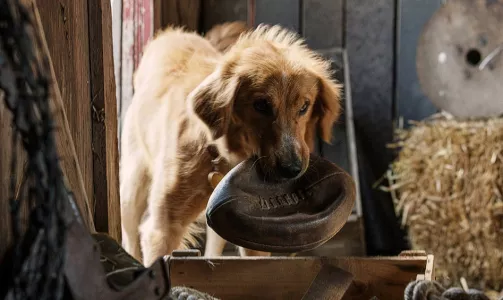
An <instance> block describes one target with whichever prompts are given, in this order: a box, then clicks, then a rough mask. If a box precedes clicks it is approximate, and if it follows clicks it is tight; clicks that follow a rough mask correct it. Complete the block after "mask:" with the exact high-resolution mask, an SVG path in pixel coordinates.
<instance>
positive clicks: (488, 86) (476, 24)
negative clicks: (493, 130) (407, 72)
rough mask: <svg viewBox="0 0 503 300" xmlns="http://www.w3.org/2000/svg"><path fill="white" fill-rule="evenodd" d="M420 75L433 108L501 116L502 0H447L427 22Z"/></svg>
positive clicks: (420, 51) (464, 114) (465, 114)
mask: <svg viewBox="0 0 503 300" xmlns="http://www.w3.org/2000/svg"><path fill="white" fill-rule="evenodd" d="M416 64H417V73H418V77H419V82H420V84H421V87H422V89H423V91H424V92H425V94H426V95H427V96H428V97H429V98H430V100H431V101H432V102H433V104H434V105H435V106H437V107H438V108H439V109H442V110H445V111H447V112H449V113H451V114H453V115H454V116H458V117H490V116H498V115H501V114H503V0H449V1H446V3H445V4H443V6H442V7H441V8H440V9H439V10H438V11H437V12H436V13H435V14H434V15H433V17H432V18H431V19H430V20H429V22H428V23H427V24H426V26H425V28H424V29H423V32H422V35H421V37H420V39H419V44H418V49H417V57H416Z"/></svg>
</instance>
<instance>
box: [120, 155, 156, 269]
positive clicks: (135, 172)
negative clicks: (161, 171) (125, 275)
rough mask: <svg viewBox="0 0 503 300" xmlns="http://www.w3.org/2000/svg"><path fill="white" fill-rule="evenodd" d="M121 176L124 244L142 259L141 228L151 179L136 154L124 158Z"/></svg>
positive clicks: (130, 252)
mask: <svg viewBox="0 0 503 300" xmlns="http://www.w3.org/2000/svg"><path fill="white" fill-rule="evenodd" d="M122 162H123V163H122V166H121V174H120V175H121V178H120V198H121V227H122V246H123V247H124V250H126V251H127V252H128V253H129V254H130V255H131V256H133V257H134V258H136V259H137V260H141V250H140V237H139V231H138V230H139V229H138V227H139V226H140V222H141V218H142V215H143V213H144V212H145V209H146V206H147V197H148V185H149V181H150V179H149V178H148V175H147V173H146V170H145V168H144V167H143V165H142V164H141V160H139V159H138V157H134V156H125V157H124V159H122Z"/></svg>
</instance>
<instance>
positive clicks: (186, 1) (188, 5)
mask: <svg viewBox="0 0 503 300" xmlns="http://www.w3.org/2000/svg"><path fill="white" fill-rule="evenodd" d="M155 1H156V2H161V5H160V8H161V11H160V18H161V22H160V24H159V25H160V27H159V28H165V27H166V26H168V25H178V26H184V27H185V28H187V29H189V30H195V31H197V30H198V29H199V19H200V17H199V16H200V9H201V0H155ZM155 13H156V14H157V12H155Z"/></svg>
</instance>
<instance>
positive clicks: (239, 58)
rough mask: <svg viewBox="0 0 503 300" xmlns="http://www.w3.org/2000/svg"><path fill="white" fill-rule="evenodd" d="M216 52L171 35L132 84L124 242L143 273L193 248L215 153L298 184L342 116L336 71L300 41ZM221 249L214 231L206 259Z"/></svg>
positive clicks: (149, 52)
mask: <svg viewBox="0 0 503 300" xmlns="http://www.w3.org/2000/svg"><path fill="white" fill-rule="evenodd" d="M215 46H217V47H218V45H215ZM215 46H213V45H212V44H211V43H210V42H209V40H208V39H204V38H202V37H201V36H199V35H197V34H196V33H192V32H187V31H185V30H183V29H181V28H168V29H166V30H164V31H163V32H161V33H159V34H157V36H156V37H155V38H154V39H153V40H152V41H151V42H150V43H149V44H148V45H147V47H146V49H145V52H144V54H143V57H142V60H141V62H140V65H139V67H138V70H137V72H136V74H135V78H134V87H135V94H134V98H133V101H132V103H131V105H130V107H129V108H128V111H127V113H126V116H125V119H124V127H123V129H122V130H123V133H122V134H123V136H122V147H121V151H122V153H121V164H120V176H121V177H120V180H121V182H120V196H121V215H122V239H123V246H124V248H125V249H126V251H128V252H129V253H130V254H132V255H133V256H134V257H136V258H137V259H141V258H142V257H143V262H144V264H146V265H150V264H151V263H152V262H153V261H154V260H155V259H157V258H158V257H160V256H163V255H168V254H170V253H171V251H173V250H175V249H178V248H180V247H182V246H184V244H185V243H184V240H185V241H186V240H187V239H188V240H189V242H190V239H191V236H192V235H193V231H192V230H191V225H192V224H194V222H196V221H198V220H199V221H201V220H203V221H204V219H202V218H201V216H204V215H203V214H202V213H203V212H204V210H205V207H206V204H207V201H208V198H209V196H210V194H211V192H212V189H211V186H210V185H209V183H208V179H207V176H208V173H210V172H211V171H212V164H211V159H212V157H211V156H210V155H209V153H208V151H207V150H206V147H207V145H208V144H209V143H214V144H216V145H217V147H218V149H219V152H220V155H221V156H222V157H223V158H224V159H225V160H226V161H227V162H228V163H229V164H230V165H231V166H234V165H236V164H237V163H239V162H241V161H243V160H244V159H247V158H250V157H257V164H256V165H257V166H258V167H259V168H260V169H261V170H262V171H263V172H264V174H266V175H267V176H270V177H271V178H277V179H281V178H284V177H285V176H283V174H284V173H282V172H280V171H281V170H285V168H287V169H288V168H290V169H288V170H291V166H292V165H293V164H297V165H298V169H296V170H294V173H293V174H289V175H291V176H287V177H288V178H291V177H293V176H296V177H298V176H300V175H301V174H302V173H303V172H304V171H305V170H306V169H307V166H308V160H309V152H310V151H311V150H313V148H314V142H315V136H316V133H317V132H318V133H319V134H320V136H321V138H322V139H323V140H324V141H326V142H330V140H331V136H332V126H333V124H334V122H335V121H336V120H337V119H338V116H339V113H340V100H339V92H340V86H339V85H338V84H337V83H335V82H333V81H332V80H331V79H330V77H331V73H330V63H329V62H328V61H325V60H323V59H322V58H321V57H320V56H318V55H316V54H315V53H314V52H312V51H310V50H309V49H308V48H307V47H306V46H304V44H303V40H302V39H300V38H299V37H298V36H297V35H296V34H294V33H291V32H289V31H287V30H286V29H283V28H281V27H279V26H265V25H259V26H258V27H257V28H256V29H255V30H252V31H249V32H246V33H244V34H242V35H241V36H240V37H239V39H238V40H237V41H236V42H235V43H234V45H232V46H231V47H230V48H229V47H227V46H225V47H224V48H223V49H221V50H225V53H222V52H221V51H219V50H217V48H216V47H215ZM306 107H307V109H305V108H306ZM285 166H286V167H285ZM278 170H280V171H278ZM297 171H299V172H297ZM229 226H232V224H229ZM224 244H225V241H224V240H223V239H221V238H220V237H219V236H218V235H216V234H215V233H214V232H213V231H212V230H209V231H208V237H207V241H206V252H205V255H209V256H214V255H221V253H222V251H223V247H224ZM240 251H241V253H242V254H243V255H267V253H262V252H257V251H250V250H246V249H240Z"/></svg>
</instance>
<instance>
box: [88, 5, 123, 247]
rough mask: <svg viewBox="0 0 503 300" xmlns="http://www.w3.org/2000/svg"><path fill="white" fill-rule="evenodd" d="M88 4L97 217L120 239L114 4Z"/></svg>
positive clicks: (101, 226)
mask: <svg viewBox="0 0 503 300" xmlns="http://www.w3.org/2000/svg"><path fill="white" fill-rule="evenodd" d="M88 3H89V6H88V10H89V46H90V47H89V59H90V60H89V69H90V88H91V98H90V99H91V105H92V150H93V156H92V159H93V179H94V185H93V187H94V193H93V195H94V203H95V211H94V218H95V224H96V230H97V231H100V232H107V233H108V234H110V235H111V236H112V237H113V238H114V239H116V240H117V241H119V242H120V238H121V223H120V203H119V153H118V145H117V105H116V98H115V97H116V92H115V78H114V59H113V47H112V13H111V5H110V1H109V0H99V1H89V2H88ZM90 117H91V116H90Z"/></svg>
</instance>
